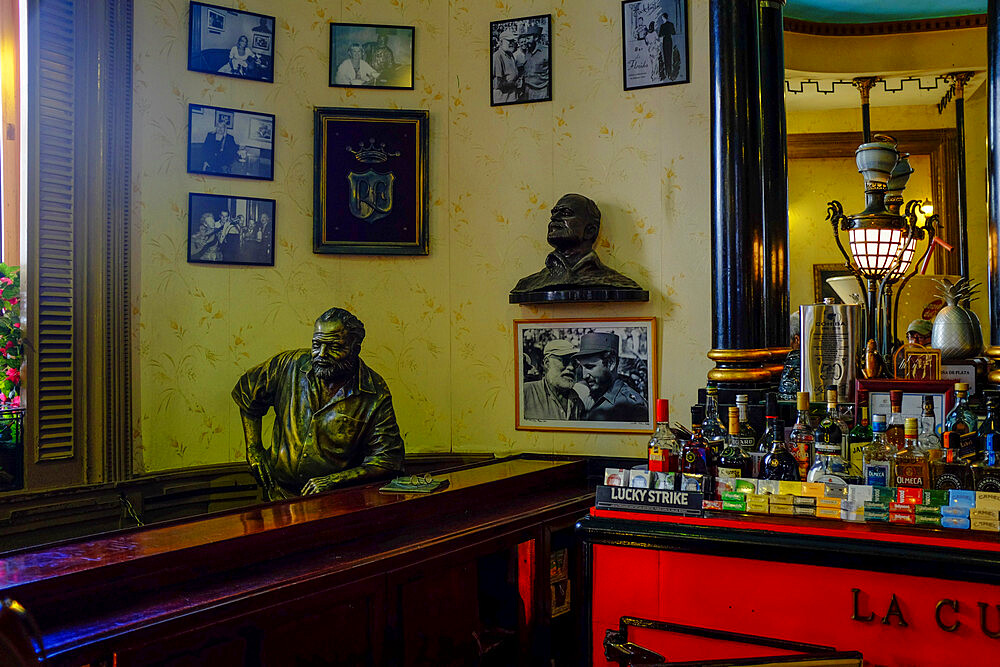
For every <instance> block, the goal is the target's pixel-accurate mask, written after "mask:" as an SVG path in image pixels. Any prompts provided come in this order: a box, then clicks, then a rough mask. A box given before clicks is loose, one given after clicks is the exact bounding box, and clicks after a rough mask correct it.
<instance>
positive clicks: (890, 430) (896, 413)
mask: <svg viewBox="0 0 1000 667" xmlns="http://www.w3.org/2000/svg"><path fill="white" fill-rule="evenodd" d="M889 408H890V412H889V414H888V416H887V417H886V420H885V439H886V442H888V443H889V444H890V445H891V446H892V447H895V448H896V449H902V448H903V441H904V439H905V437H906V436H905V434H904V432H903V427H904V424H905V421H904V419H905V417H903V392H902V390H900V389H893V390H891V391H890V392H889Z"/></svg>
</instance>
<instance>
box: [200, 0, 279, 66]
mask: <svg viewBox="0 0 1000 667" xmlns="http://www.w3.org/2000/svg"><path fill="white" fill-rule="evenodd" d="M190 10H191V12H190V18H189V21H188V69H189V70H190V71H192V72H203V73H205V74H217V75H219V76H231V77H234V78H237V79H247V80H250V81H264V82H266V83H274V37H275V32H274V29H275V23H274V17H273V16H268V15H266V14H257V13H256V12H248V11H244V10H242V9H233V8H232V7H219V6H217V5H208V4H205V3H202V2H194V1H193V0H192V2H191V7H190ZM244 37H245V38H246V40H247V42H246V45H245V47H244V48H245V50H246V53H244V54H239V53H238V52H237V55H236V58H235V59H233V58H232V54H233V49H236V48H237V47H238V46H239V41H240V40H241V39H243V38H244ZM234 62H235V63H236V66H235V67H234V66H233V63H234Z"/></svg>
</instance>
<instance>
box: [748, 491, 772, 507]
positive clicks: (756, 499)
mask: <svg viewBox="0 0 1000 667" xmlns="http://www.w3.org/2000/svg"><path fill="white" fill-rule="evenodd" d="M747 502H748V503H768V504H770V502H771V496H769V495H767V494H766V493H748V494H747Z"/></svg>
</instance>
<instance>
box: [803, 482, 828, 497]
mask: <svg viewBox="0 0 1000 667" xmlns="http://www.w3.org/2000/svg"><path fill="white" fill-rule="evenodd" d="M799 484H800V485H801V486H802V490H801V491H799V493H798V494H797V495H800V496H810V497H812V498H822V497H824V496H826V484H824V483H823V482H799Z"/></svg>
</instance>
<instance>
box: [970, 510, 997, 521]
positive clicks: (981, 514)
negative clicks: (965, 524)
mask: <svg viewBox="0 0 1000 667" xmlns="http://www.w3.org/2000/svg"><path fill="white" fill-rule="evenodd" d="M969 518H970V519H972V520H973V521H975V520H976V519H982V520H984V521H996V520H997V519H1000V514H998V513H997V511H996V510H984V509H980V508H978V507H974V508H972V509H970V510H969Z"/></svg>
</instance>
